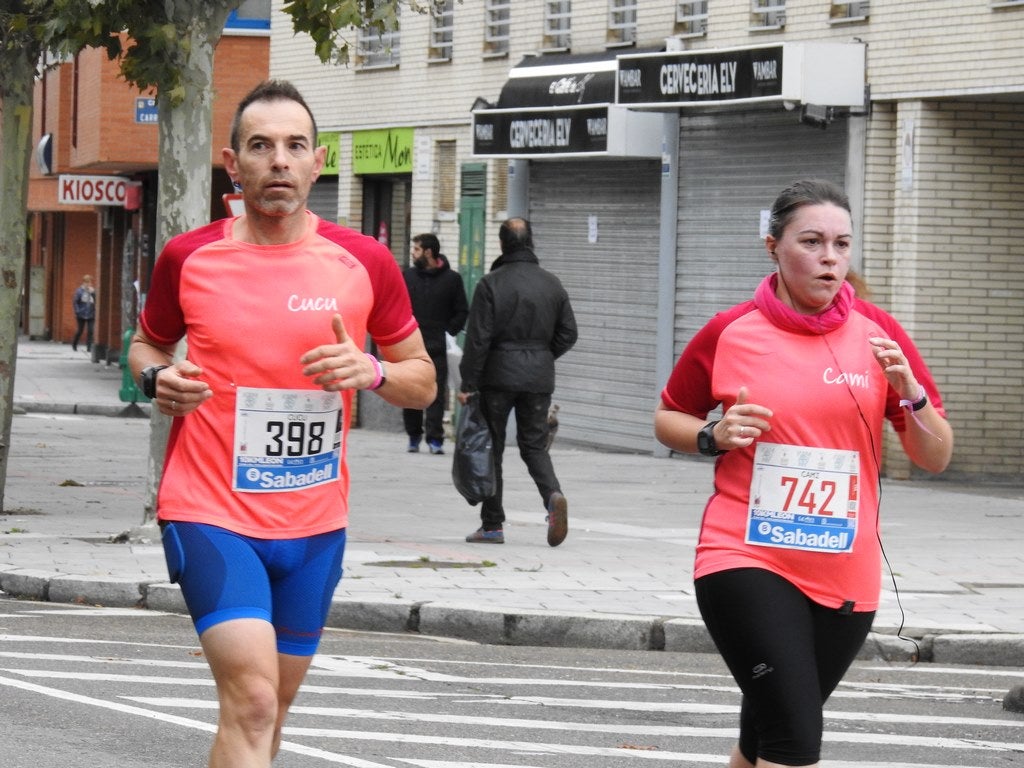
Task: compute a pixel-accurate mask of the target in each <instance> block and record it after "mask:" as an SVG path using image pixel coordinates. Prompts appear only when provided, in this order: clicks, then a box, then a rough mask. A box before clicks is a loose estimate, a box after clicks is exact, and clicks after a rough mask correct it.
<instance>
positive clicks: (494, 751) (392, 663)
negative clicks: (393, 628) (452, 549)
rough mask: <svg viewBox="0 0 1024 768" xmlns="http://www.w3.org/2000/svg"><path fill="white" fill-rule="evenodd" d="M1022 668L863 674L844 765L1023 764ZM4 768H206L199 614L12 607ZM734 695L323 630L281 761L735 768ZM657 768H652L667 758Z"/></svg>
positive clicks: (714, 684)
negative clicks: (195, 626)
mask: <svg viewBox="0 0 1024 768" xmlns="http://www.w3.org/2000/svg"><path fill="white" fill-rule="evenodd" d="M1022 682H1024V672H1021V671H1019V670H1015V669H1012V668H1010V669H994V668H980V667H979V668H968V667H940V666H937V665H934V664H928V665H918V666H911V665H906V664H898V665H896V664H884V663H877V662H864V663H858V664H857V665H856V666H855V668H854V669H853V670H851V672H850V674H849V675H848V676H847V680H846V681H845V682H844V683H843V684H842V685H841V687H840V689H839V690H838V691H837V692H836V694H835V696H834V697H833V699H832V700H831V701H830V703H829V707H828V710H827V714H826V724H825V729H826V736H825V741H826V748H825V760H824V765H826V766H829V767H830V768H881V767H882V766H885V768H924V766H958V768H995V767H996V766H1000V767H1002V766H1011V765H1021V764H1024V717H1022V716H1021V715H1016V714H1011V713H1008V712H1005V711H1003V709H1002V706H1001V701H1002V697H1003V695H1004V694H1005V693H1006V691H1007V690H1008V689H1009V688H1010V687H1012V686H1013V685H1019V684H1021V683H1022ZM0 689H2V690H0V722H2V723H3V724H4V725H3V727H2V728H0V756H2V759H0V764H2V765H4V766H5V767H6V768H58V767H59V768H66V766H68V765H80V766H88V767H89V768H143V766H145V768H165V767H166V768H172V766H173V767H174V768H181V766H202V765H204V764H205V755H206V751H207V749H208V746H209V743H210V739H211V733H212V729H213V724H214V723H215V720H216V706H215V701H216V697H215V693H214V688H213V685H212V681H211V680H210V676H209V673H208V671H207V669H206V665H205V662H204V661H203V659H202V656H201V653H200V650H199V648H198V644H197V642H196V638H195V636H194V634H193V631H192V628H191V625H190V623H189V621H188V619H187V618H185V617H182V616H178V615H170V614H161V613H159V612H155V611H140V610H133V609H104V608H92V607H87V606H74V605H55V604H52V603H32V602H26V601H15V600H11V599H7V598H0ZM738 703H739V697H738V695H737V692H736V689H735V686H734V685H733V683H732V680H731V679H730V678H729V676H728V675H727V674H726V672H725V670H724V668H723V667H722V665H721V662H720V661H719V659H718V657H717V656H715V655H711V654H681V653H670V652H662V653H652V652H649V651H636V652H629V651H611V650H581V649H565V648H530V647H522V646H515V647H513V646H485V645H477V644H474V643H468V642H464V641H456V640H451V639H436V638H428V637H421V636H416V635H384V634H369V633H353V632H346V631H337V630H335V631H329V632H328V633H327V636H326V637H325V640H324V643H323V646H322V648H321V653H320V654H319V655H318V656H317V658H316V659H315V661H314V665H313V668H312V670H311V673H310V676H309V678H308V680H307V684H306V686H305V687H304V689H303V691H302V692H301V693H300V696H299V699H298V701H297V702H296V706H295V708H294V709H293V713H292V716H291V718H290V720H289V722H288V724H287V726H286V733H285V742H284V745H283V749H282V753H281V755H280V756H279V758H278V760H277V761H276V762H275V766H277V767H278V768H298V766H307V767H308V766H316V765H344V766H356V767H357V768H408V767H409V766H414V767H417V768H499V767H500V768H504V767H505V766H508V767H512V766H517V767H518V768H584V767H585V768H632V767H633V766H636V767H637V768H641V767H642V766H646V765H657V764H662V765H664V764H666V763H667V764H669V765H673V766H704V765H707V766H721V765H724V755H725V754H726V753H727V752H728V750H729V748H730V745H731V744H732V742H733V740H734V738H735V727H736V726H735V723H736V713H737V708H738ZM651 761H654V762H653V763H652V762H651Z"/></svg>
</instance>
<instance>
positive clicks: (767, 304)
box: [754, 272, 854, 335]
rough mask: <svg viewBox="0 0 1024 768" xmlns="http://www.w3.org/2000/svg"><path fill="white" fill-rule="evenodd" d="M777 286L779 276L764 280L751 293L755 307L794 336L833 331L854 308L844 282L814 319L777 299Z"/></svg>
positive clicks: (850, 286) (812, 316) (847, 287)
mask: <svg viewBox="0 0 1024 768" xmlns="http://www.w3.org/2000/svg"><path fill="white" fill-rule="evenodd" d="M778 283H779V276H778V274H777V273H775V272H773V273H772V274H770V275H768V276H767V277H765V279H764V280H762V281H761V284H760V285H759V286H757V290H755V291H754V306H756V307H757V308H758V309H759V310H761V312H763V313H764V314H765V316H766V317H767V318H768V319H769V320H771V321H772V323H774V324H775V325H777V326H778V327H779V328H782V329H784V330H787V331H792V332H793V333H805V334H813V335H821V334H823V333H828V332H829V331H834V330H835V329H836V328H838V327H839V326H841V325H842V324H843V323H845V322H846V318H847V317H848V316H849V314H850V307H852V306H853V299H854V291H853V286H852V285H850V284H849V283H847V282H846V281H843V285H842V287H841V288H840V289H839V293H837V294H836V297H835V299H833V301H832V303H831V304H830V305H829V306H828V308H827V309H824V310H822V311H821V312H819V313H818V314H816V315H802V314H800V313H799V312H797V311H796V310H795V309H793V308H792V307H790V306H789V305H788V304H785V303H784V302H782V301H781V300H780V299H779V297H778V296H776V294H775V290H776V288H777V287H778Z"/></svg>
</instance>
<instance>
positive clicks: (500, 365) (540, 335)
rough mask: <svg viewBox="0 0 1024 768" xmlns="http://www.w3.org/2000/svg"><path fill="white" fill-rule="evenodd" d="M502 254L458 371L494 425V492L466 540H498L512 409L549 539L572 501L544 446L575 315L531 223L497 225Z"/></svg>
mask: <svg viewBox="0 0 1024 768" xmlns="http://www.w3.org/2000/svg"><path fill="white" fill-rule="evenodd" d="M498 238H499V240H500V241H501V256H500V257H499V258H498V259H497V260H496V261H495V262H494V264H493V265H492V267H491V271H490V272H489V273H488V274H487V275H485V276H484V277H482V278H481V279H480V282H479V283H478V284H477V286H476V290H475V292H474V293H473V302H472V304H471V306H470V310H469V324H468V326H467V328H466V346H465V349H464V350H463V355H462V363H461V365H460V367H459V370H460V372H461V374H462V386H461V390H462V391H461V393H460V394H459V402H462V403H465V402H466V401H467V400H468V399H469V397H470V396H471V395H472V394H473V393H476V392H479V397H480V402H481V406H482V409H483V413H484V415H485V417H486V418H487V422H488V424H489V426H490V428H491V436H492V438H493V443H494V464H495V473H496V480H497V491H496V493H495V494H494V496H492V497H491V498H489V499H485V500H484V502H483V504H482V506H481V509H480V519H481V526H480V528H479V529H478V530H476V531H474V532H473V533H471V534H469V535H468V536H467V537H466V541H470V542H479V543H493V544H503V543H504V542H505V533H504V530H503V525H504V522H505V510H504V508H503V507H502V503H501V495H502V477H501V459H502V453H503V452H504V450H505V431H506V425H507V424H508V417H509V414H510V413H511V412H512V410H513V409H514V410H515V414H516V440H517V442H518V444H519V455H520V456H521V457H522V459H523V461H524V462H525V463H526V467H527V469H528V470H529V472H530V476H531V477H532V478H533V481H534V482H535V483H536V484H537V490H538V491H539V492H540V496H541V500H542V502H543V504H544V507H545V509H546V510H547V513H548V544H549V545H551V546H552V547H557V546H558V545H559V544H561V543H562V542H563V541H564V540H565V537H566V535H567V534H568V532H569V505H568V502H567V501H566V499H565V496H564V495H563V494H562V489H561V486H560V485H559V483H558V478H557V477H556V476H555V468H554V466H553V465H552V463H551V456H550V455H549V454H548V450H547V437H548V409H549V408H550V406H551V393H552V392H553V391H554V389H555V359H556V358H558V357H561V356H562V355H563V354H565V353H566V352H568V351H569V350H570V349H572V346H573V345H574V344H575V343H576V336H577V332H576V317H575V315H574V314H573V311H572V305H571V304H570V303H569V296H568V294H567V293H566V291H565V288H563V287H562V283H561V282H560V281H559V279H558V278H557V277H555V276H554V275H553V274H551V273H550V272H548V271H546V270H544V269H541V267H540V264H539V263H538V260H537V256H536V255H535V254H534V252H533V232H532V230H531V228H530V222H528V221H527V220H526V219H522V218H512V219H508V220H507V221H505V222H504V223H503V224H502V225H501V229H500V230H499V231H498Z"/></svg>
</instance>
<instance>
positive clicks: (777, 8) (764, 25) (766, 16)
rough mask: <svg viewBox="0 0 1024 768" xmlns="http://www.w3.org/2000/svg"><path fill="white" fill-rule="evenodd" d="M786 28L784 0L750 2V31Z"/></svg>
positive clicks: (756, 0)
mask: <svg viewBox="0 0 1024 768" xmlns="http://www.w3.org/2000/svg"><path fill="white" fill-rule="evenodd" d="M784 26H786V0H750V29H751V30H752V31H758V32H760V31H765V30H773V29H782V28H783V27H784Z"/></svg>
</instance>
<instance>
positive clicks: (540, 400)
mask: <svg viewBox="0 0 1024 768" xmlns="http://www.w3.org/2000/svg"><path fill="white" fill-rule="evenodd" d="M480 403H481V405H482V406H483V411H484V416H485V417H486V418H487V423H488V424H489V425H490V427H491V437H492V438H493V441H494V474H495V479H496V480H497V486H496V488H497V490H496V492H495V494H494V495H493V496H492V497H491V498H489V499H485V500H484V502H483V504H482V506H481V507H480V520H481V522H482V523H483V527H484V528H485V529H487V530H495V529H497V528H501V526H502V523H504V522H505V508H504V507H503V506H502V504H501V493H502V489H503V488H502V486H503V482H502V477H501V459H502V454H503V453H504V452H505V433H506V431H507V426H508V416H509V414H510V413H511V412H512V411H513V410H515V413H516V442H517V443H518V444H519V455H520V456H521V457H522V459H523V461H524V462H525V463H526V468H527V470H529V472H530V477H532V478H533V482H535V483H536V484H537V490H538V491H539V492H540V498H541V501H542V502H543V503H544V506H545V508H546V507H547V504H548V500H549V499H550V498H551V494H553V493H554V492H555V491H560V490H561V486H559V484H558V478H557V477H555V468H554V466H553V465H552V463H551V455H550V454H549V453H548V449H547V442H548V409H549V408H550V407H551V395H550V394H538V393H536V392H502V391H500V390H496V389H485V390H482V391H481V392H480Z"/></svg>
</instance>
